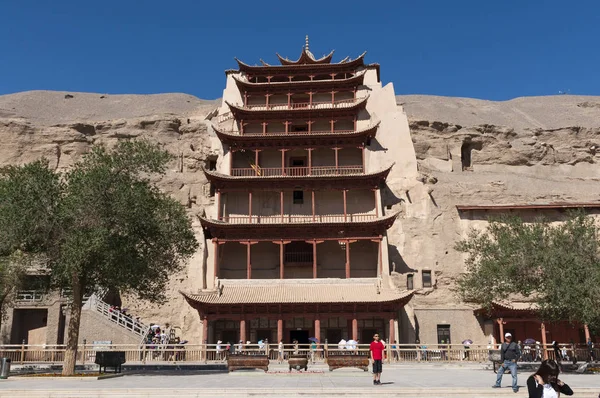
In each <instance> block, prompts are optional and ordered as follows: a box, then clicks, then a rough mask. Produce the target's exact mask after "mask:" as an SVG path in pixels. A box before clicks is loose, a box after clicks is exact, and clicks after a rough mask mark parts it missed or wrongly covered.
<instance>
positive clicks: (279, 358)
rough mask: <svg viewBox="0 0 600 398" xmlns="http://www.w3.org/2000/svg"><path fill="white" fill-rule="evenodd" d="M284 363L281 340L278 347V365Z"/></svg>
mask: <svg viewBox="0 0 600 398" xmlns="http://www.w3.org/2000/svg"><path fill="white" fill-rule="evenodd" d="M281 362H283V340H279V344H278V346H277V363H281Z"/></svg>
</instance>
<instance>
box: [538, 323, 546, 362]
mask: <svg viewBox="0 0 600 398" xmlns="http://www.w3.org/2000/svg"><path fill="white" fill-rule="evenodd" d="M540 331H541V332H542V358H543V359H548V352H547V351H546V324H545V323H544V322H541V323H540Z"/></svg>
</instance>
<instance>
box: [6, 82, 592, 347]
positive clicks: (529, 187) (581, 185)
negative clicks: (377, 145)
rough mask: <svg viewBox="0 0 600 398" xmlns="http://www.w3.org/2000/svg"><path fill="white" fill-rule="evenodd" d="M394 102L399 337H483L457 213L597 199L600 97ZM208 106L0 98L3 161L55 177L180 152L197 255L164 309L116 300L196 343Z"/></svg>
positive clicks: (209, 152) (50, 95)
mask: <svg viewBox="0 0 600 398" xmlns="http://www.w3.org/2000/svg"><path fill="white" fill-rule="evenodd" d="M397 102H398V106H402V107H403V108H404V111H405V112H406V114H407V116H408V120H409V126H410V130H411V135H412V141H413V145H414V149H415V153H416V160H417V164H418V170H419V177H418V178H417V179H415V180H414V181H412V182H410V183H407V182H406V181H404V180H403V181H400V179H401V173H400V174H392V175H391V176H390V179H389V180H388V189H387V190H383V192H382V194H383V195H384V202H385V203H390V204H391V205H393V207H394V208H398V209H399V210H401V211H402V215H401V217H400V219H399V220H398V221H397V222H396V223H395V224H394V226H393V227H392V229H391V230H390V231H389V236H388V237H389V244H390V246H389V253H390V254H389V255H390V263H393V265H390V268H391V271H392V279H393V281H394V283H395V284H396V285H397V286H399V287H404V286H406V276H407V275H408V274H412V273H414V275H415V277H416V280H415V288H417V289H418V291H417V295H416V297H415V298H414V299H413V301H411V305H410V306H408V307H407V309H406V312H407V314H406V319H405V321H404V322H405V323H406V324H405V325H403V327H402V330H403V331H402V333H401V336H400V338H401V340H402V341H406V342H408V341H412V339H414V338H415V336H416V335H419V336H420V338H421V340H422V341H427V340H429V341H433V340H436V338H435V328H433V329H431V328H429V327H428V330H424V329H423V327H424V326H423V325H425V324H428V323H430V322H433V323H434V324H435V323H436V322H437V323H446V322H447V323H448V324H457V325H458V326H457V327H460V325H461V324H462V325H463V326H464V328H465V331H464V332H459V331H458V330H457V331H456V334H453V340H454V341H460V340H461V339H466V338H471V339H473V340H476V342H485V341H484V340H485V337H484V334H483V333H482V332H481V330H480V331H479V335H478V336H475V334H474V333H475V332H476V329H477V328H478V325H477V323H476V322H475V318H474V317H473V315H472V310H470V309H469V307H468V306H465V305H464V304H461V303H459V302H458V300H456V298H455V297H454V295H453V294H452V292H451V290H450V288H451V286H452V281H453V279H454V278H455V277H456V275H457V274H458V273H460V272H461V271H462V269H463V259H462V257H461V255H459V254H458V253H457V252H456V251H454V249H453V247H454V244H455V242H456V240H457V239H459V238H460V237H461V236H463V235H464V234H465V233H466V231H467V230H468V228H469V227H470V226H471V224H470V220H466V219H465V218H464V217H463V216H461V215H459V214H458V212H457V210H456V207H455V206H456V205H457V204H513V203H514V204H524V203H544V202H546V203H547V202H558V201H567V202H575V201H577V202H583V201H600V184H599V183H598V181H599V179H600V168H599V167H598V165H597V162H598V161H599V160H600V154H598V155H597V151H599V149H600V97H578V96H555V97H536V98H517V99H514V100H511V101H506V102H491V101H482V100H474V99H464V98H445V97H433V96H398V97H397ZM216 106H217V103H216V102H215V101H203V100H200V99H197V98H195V97H192V96H189V95H184V94H161V95H147V96H146V95H144V96H141V95H140V96H138V95H102V94H89V93H63V92H47V91H36V92H25V93H18V94H11V95H5V96H0V140H1V142H2V145H1V146H0V166H2V165H8V164H23V163H26V162H30V161H33V160H35V159H38V158H41V157H45V158H47V159H48V160H49V161H50V163H51V165H52V166H53V167H55V168H57V169H60V170H63V169H66V168H68V167H69V166H70V165H72V164H73V162H75V161H76V160H77V159H79V157H80V156H81V155H82V154H84V153H85V152H86V151H88V150H89V148H90V146H91V145H92V144H94V143H104V144H106V145H109V146H110V145H112V144H114V143H115V142H116V141H117V140H119V139H133V138H139V137H144V138H147V139H149V140H151V141H153V142H157V143H160V144H161V145H162V146H163V147H164V148H165V149H167V150H169V151H170V152H172V153H174V154H175V155H177V160H176V161H175V162H173V164H172V165H171V167H170V169H169V172H168V173H167V175H166V176H165V177H164V178H163V179H162V180H161V181H160V182H159V184H160V186H161V187H162V188H163V189H165V190H166V191H168V192H169V193H171V194H172V195H173V196H174V197H176V198H177V199H178V200H179V201H180V202H181V203H182V204H184V205H185V206H186V207H187V208H188V209H189V214H190V217H192V219H193V223H194V228H195V230H196V231H197V238H198V241H199V242H200V244H201V247H200V250H199V251H198V253H197V255H196V256H194V258H192V260H191V261H190V263H189V264H188V265H187V269H186V270H185V271H184V272H182V273H181V274H179V275H175V276H174V277H173V278H172V280H171V283H170V286H169V292H168V300H167V301H166V302H165V303H160V304H158V305H150V304H147V303H139V302H137V301H135V300H131V299H130V298H124V301H125V302H124V303H123V305H124V306H127V307H129V308H130V309H131V313H133V314H136V315H139V316H140V317H141V318H142V320H143V321H145V322H157V323H161V324H164V323H165V322H170V323H171V324H173V325H175V326H177V327H180V328H181V331H180V332H179V333H180V334H182V335H183V336H184V338H186V339H188V340H190V341H191V342H198V341H197V340H198V338H199V329H200V328H199V319H198V315H197V313H196V312H195V311H193V310H192V309H191V308H190V307H189V306H188V305H187V304H186V303H185V302H184V300H183V298H182V297H181V295H180V294H179V293H178V291H179V290H185V291H196V290H198V289H199V288H201V287H202V286H203V285H205V281H202V278H201V276H200V275H202V267H203V266H204V263H205V257H206V249H205V247H204V237H203V235H202V231H201V228H200V225H199V223H198V222H197V218H196V215H197V214H199V213H202V212H203V211H204V207H205V206H208V205H210V204H212V203H213V202H212V201H213V198H211V197H210V194H209V187H208V184H207V182H206V180H205V178H204V175H203V174H202V172H201V170H200V167H201V166H202V165H205V164H207V163H208V162H210V161H214V162H217V161H219V160H220V159H218V158H219V157H220V156H222V150H221V147H220V143H219V141H218V139H217V138H216V137H215V136H214V133H213V132H212V129H211V127H210V122H209V121H206V120H205V117H206V115H208V114H209V113H210V112H211V111H212V110H213V109H214V108H215V107H216ZM392 149H393V148H392ZM395 175H396V176H397V177H394V176H395ZM386 196H387V199H385V197H386ZM394 271H395V272H394ZM422 271H431V272H432V280H433V287H431V288H422V284H421V282H420V279H419V278H420V275H421V274H420V272H422ZM469 311H471V312H469ZM469 317H470V318H469ZM446 318H447V319H446ZM415 319H417V321H415ZM418 324H420V325H422V326H421V330H419V325H418ZM465 325H466V326H465ZM430 329H431V330H430ZM453 333H454V332H453Z"/></svg>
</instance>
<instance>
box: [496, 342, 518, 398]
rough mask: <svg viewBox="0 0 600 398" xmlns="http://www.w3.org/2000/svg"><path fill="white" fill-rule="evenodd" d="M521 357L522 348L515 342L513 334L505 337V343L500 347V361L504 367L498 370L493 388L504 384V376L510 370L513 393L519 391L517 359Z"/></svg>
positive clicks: (501, 366)
mask: <svg viewBox="0 0 600 398" xmlns="http://www.w3.org/2000/svg"><path fill="white" fill-rule="evenodd" d="M520 356H521V348H520V347H519V345H518V344H517V343H515V342H514V341H513V338H512V334H510V333H506V334H505V335H504V343H502V347H500V361H501V362H502V365H500V368H499V369H498V375H497V376H496V384H494V385H493V386H492V388H500V386H501V384H502V375H503V374H504V372H505V371H506V369H507V368H508V369H510V374H511V376H512V389H513V392H518V391H519V386H518V385H517V359H518V358H519V357H520Z"/></svg>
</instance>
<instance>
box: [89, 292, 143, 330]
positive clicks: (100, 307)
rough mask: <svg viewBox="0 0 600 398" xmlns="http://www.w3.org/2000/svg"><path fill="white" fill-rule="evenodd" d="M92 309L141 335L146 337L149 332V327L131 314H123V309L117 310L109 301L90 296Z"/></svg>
mask: <svg viewBox="0 0 600 398" xmlns="http://www.w3.org/2000/svg"><path fill="white" fill-rule="evenodd" d="M90 305H91V309H93V310H95V311H96V312H98V313H99V314H101V315H103V316H104V317H105V318H106V319H108V320H110V321H111V322H113V323H115V324H117V325H119V326H121V327H122V328H124V329H127V330H129V331H130V332H133V333H135V334H137V335H138V336H140V337H145V336H146V334H147V333H148V330H149V327H148V326H146V325H144V324H143V323H142V322H139V321H137V320H135V319H133V318H132V317H131V316H129V315H125V314H123V313H122V312H121V311H118V310H115V309H114V308H113V307H111V306H110V305H109V304H108V303H105V302H104V301H102V300H100V299H98V298H96V297H94V296H92V297H91V298H90Z"/></svg>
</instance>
